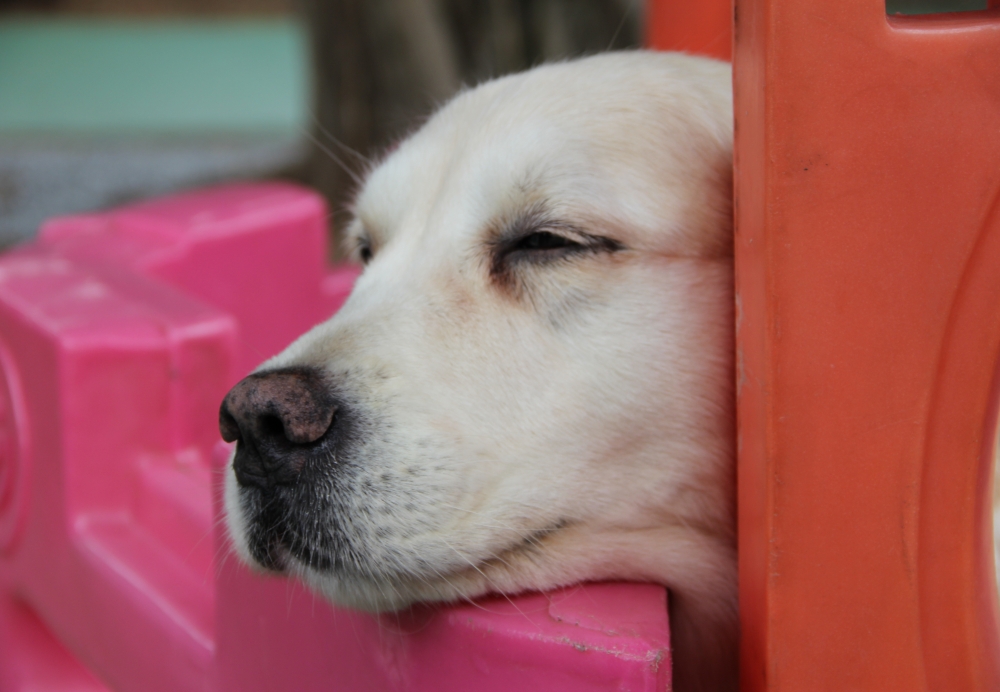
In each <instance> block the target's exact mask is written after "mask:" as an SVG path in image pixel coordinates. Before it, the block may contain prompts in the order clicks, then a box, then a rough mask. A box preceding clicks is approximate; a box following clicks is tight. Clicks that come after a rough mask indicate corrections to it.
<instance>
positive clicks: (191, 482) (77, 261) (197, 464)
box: [0, 184, 670, 692]
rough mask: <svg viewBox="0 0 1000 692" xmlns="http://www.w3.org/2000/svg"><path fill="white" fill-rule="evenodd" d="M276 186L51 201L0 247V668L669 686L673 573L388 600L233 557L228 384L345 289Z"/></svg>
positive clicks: (397, 686) (163, 683)
mask: <svg viewBox="0 0 1000 692" xmlns="http://www.w3.org/2000/svg"><path fill="white" fill-rule="evenodd" d="M325 227H326V209H325V207H324V205H323V203H322V202H321V201H320V199H319V198H318V197H317V196H316V195H314V194H312V193H310V192H307V191H304V190H301V189H298V188H295V187H292V186H288V185H279V184H266V185H240V186H231V187H223V188H217V189H212V190H205V191H200V192H194V193H190V194H185V195H180V196H176V197H171V198H168V199H163V200H157V201H152V202H148V203H143V204H139V205H135V206H130V207H125V208H122V209H118V210H116V211H112V212H109V213H103V214H93V215H84V216H74V217H68V218H62V219H55V220H53V221H50V222H49V223H47V224H46V225H45V226H44V227H43V228H42V230H41V232H40V234H39V237H38V239H37V240H36V241H35V242H33V243H32V244H30V245H27V246H24V247H21V248H18V249H17V250H14V251H12V252H10V253H8V254H6V255H4V256H2V257H0V690H4V691H11V692H27V691H29V690H31V691H34V692H40V691H41V690H46V691H48V692H63V691H68V690H73V691H84V690H88V691H91V690H93V691H96V690H109V689H112V690H118V691H119V692H125V691H135V692H139V691H142V692H155V691H163V692H179V691H186V690H220V691H221V690H226V691H230V690H231V691H233V692H236V691H239V692H253V691H255V690H260V691H262V692H263V691H265V690H267V691H273V690H295V691H296V692H302V691H306V690H321V689H322V690H333V689H336V690H338V691H342V690H365V691H368V690H399V691H403V690H406V691H411V690H412V691H414V692H417V691H421V690H426V691H428V692H430V691H441V690H477V692H489V691H491V690H497V691H501V690H502V691H504V692H509V691H512V690H546V691H547V692H560V691H570V690H572V691H583V690H636V691H639V690H642V691H647V690H648V691H652V690H661V691H662V690H667V689H669V688H670V656H669V633H668V628H667V613H666V593H665V590H664V589H663V588H662V587H658V586H651V585H640V584H596V585H587V586H580V587H573V588H569V589H566V590H563V591H559V592H555V593H547V594H530V595H525V596H521V597H518V598H514V599H510V600H508V599H505V598H502V597H498V598H491V599H486V600H483V601H481V602H478V603H475V604H465V605H458V606H452V607H420V608H416V609H414V610H412V611H409V612H407V613H403V614H398V615H383V616H380V617H375V616H371V615H367V614H360V613H354V612H350V611H346V610H335V609H332V608H330V607H329V606H328V605H327V604H326V603H324V602H323V601H321V600H319V599H317V598H316V597H314V596H313V595H312V594H310V593H308V592H306V591H305V590H304V589H303V588H302V587H301V586H299V585H297V584H295V583H293V582H290V581H288V580H284V579H278V578H269V577H262V576H258V575H255V574H253V573H251V572H249V571H248V570H247V569H246V568H245V567H243V566H242V565H241V564H239V563H238V561H237V560H235V559H234V558H233V557H232V556H230V555H228V553H229V549H228V545H227V543H226V538H225V534H224V530H223V528H222V526H221V525H220V524H219V522H218V521H217V519H218V518H219V517H220V516H221V514H220V511H221V510H220V503H219V490H220V488H221V480H222V473H223V469H224V465H225V460H226V456H227V454H228V447H227V446H225V445H224V444H223V443H222V442H221V441H220V440H219V435H218V430H217V415H218V413H217V411H218V405H219V402H220V401H221V399H222V397H223V395H224V394H225V392H226V391H227V390H228V388H229V387H230V386H232V385H233V384H234V383H235V382H236V381H237V380H238V379H239V378H240V377H242V376H243V375H245V374H246V373H247V372H249V371H250V370H251V369H252V368H253V367H254V366H256V365H257V364H258V363H259V362H260V361H261V360H263V359H264V358H266V357H268V356H270V355H272V354H274V353H276V352H277V351H279V350H280V349H281V348H283V347H284V346H285V345H286V344H287V343H288V342H290V341H291V340H292V339H293V338H294V337H295V336H297V335H298V334H300V333H301V332H303V331H304V330H305V329H307V328H308V327H310V326H312V325H313V324H315V323H317V322H319V321H322V320H324V319H326V318H327V317H328V316H329V315H330V314H332V313H333V312H334V311H335V310H336V309H337V308H338V307H339V306H340V305H341V304H342V303H343V301H344V300H345V299H346V297H347V294H348V293H349V292H350V289H351V285H352V283H353V280H354V278H355V276H356V274H357V271H356V269H353V268H340V269H334V270H330V269H329V268H328V267H327V266H326V265H325V264H324V258H325V257H326V233H325Z"/></svg>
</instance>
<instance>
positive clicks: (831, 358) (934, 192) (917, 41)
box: [735, 0, 1000, 692]
mask: <svg viewBox="0 0 1000 692" xmlns="http://www.w3.org/2000/svg"><path fill="white" fill-rule="evenodd" d="M995 6H996V3H995V2H994V7H995ZM736 9H737V13H736V28H735V39H736V40H735V87H736V107H735V108H736V131H737V145H736V209H737V213H736V219H737V227H736V271H737V294H738V298H737V302H738V357H737V362H738V374H737V377H738V382H739V446H740V457H739V485H740V488H739V503H740V507H739V522H740V525H739V538H740V608H741V617H742V624H743V634H742V636H743V651H742V662H741V668H742V677H743V690H744V691H746V692H752V691H758V690H765V689H766V690H774V691H780V692H786V691H787V692H805V691H808V692H816V691H821V690H837V691H840V690H855V691H871V692H876V691H877V692H887V691H891V690H907V691H917V690H928V691H935V692H937V691H940V692H966V691H973V690H976V691H982V692H986V691H987V690H1000V645H998V641H1000V640H998V629H997V621H996V612H997V604H996V600H997V599H996V589H995V586H994V583H993V566H992V550H991V546H990V541H991V536H992V529H991V526H990V518H989V514H990V503H991V494H990V491H989V484H990V479H991V473H992V454H993V450H994V440H995V435H996V419H997V389H998V379H997V376H996V374H995V373H996V370H997V365H998V355H1000V11H997V10H996V9H991V10H987V11H983V12H976V13H956V14H952V15H933V16H916V17H887V16H886V14H885V5H884V1H883V0H837V1H836V2H815V1H813V0H738V2H737V8H736Z"/></svg>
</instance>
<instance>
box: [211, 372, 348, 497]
mask: <svg viewBox="0 0 1000 692" xmlns="http://www.w3.org/2000/svg"><path fill="white" fill-rule="evenodd" d="M336 413H337V405H336V403H335V400H334V398H333V396H332V394H331V392H330V387H329V386H328V384H327V381H326V378H325V377H324V376H323V374H322V372H321V371H319V370H317V369H314V368H284V369H281V370H271V371H269V372H261V373H255V374H253V375H250V376H248V377H246V378H244V379H243V380H241V381H240V382H239V383H237V385H236V386H235V387H233V388H232V389H231V390H230V392H229V394H227V395H226V398H225V399H223V401H222V407H221V408H220V409H219V431H220V432H221V433H222V439H224V440H225V441H226V442H236V443H237V445H236V456H235V458H234V460H233V468H234V470H235V471H236V480H238V481H239V483H240V485H244V486H246V485H253V486H257V487H260V488H270V487H272V486H274V485H291V484H293V483H294V482H295V481H296V479H297V478H298V475H299V472H300V471H301V470H302V466H303V465H304V464H305V462H306V461H307V460H308V458H309V456H310V452H311V451H312V450H313V449H314V448H315V447H316V445H317V443H318V442H320V441H321V440H322V439H323V438H324V436H326V434H327V432H328V431H329V430H330V429H331V427H332V426H333V425H334V418H335V417H336Z"/></svg>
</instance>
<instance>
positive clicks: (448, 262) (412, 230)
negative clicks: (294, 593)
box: [227, 52, 738, 692]
mask: <svg viewBox="0 0 1000 692" xmlns="http://www.w3.org/2000/svg"><path fill="white" fill-rule="evenodd" d="M731 154H732V105H731V84H730V70H729V67H728V65H726V64H723V63H719V62H715V61H711V60H707V59H700V58H694V57H688V56H684V55H679V54H664V53H651V52H634V53H619V54H605V55H601V56H597V57H591V58H587V59H583V60H577V61H572V62H567V63H561V64H553V65H545V66H542V67H539V68H537V69H534V70H532V71H530V72H527V73H524V74H520V75H515V76H511V77H505V78H502V79H498V80H496V81H492V82H488V83H486V84H483V85H481V86H479V87H476V88H474V89H470V90H468V91H465V92H463V93H462V94H460V95H459V96H457V97H456V98H455V99H454V100H452V101H451V102H450V103H448V104H447V105H446V106H444V107H443V108H442V109H441V110H440V111H439V112H438V113H437V114H436V115H434V116H433V117H432V118H431V119H430V120H429V121H428V122H427V123H426V124H425V125H424V126H423V127H422V128H421V129H420V130H419V131H417V132H416V133H415V134H414V135H413V136H412V137H410V138H409V139H407V140H405V141H404V142H402V144H401V145H400V146H399V147H398V148H397V149H396V150H395V151H393V152H392V153H391V154H390V155H389V156H387V157H386V158H385V159H384V160H383V161H382V162H381V163H379V164H378V165H377V166H375V167H374V168H373V170H371V172H370V174H369V175H368V176H367V179H366V182H365V184H364V186H363V189H362V190H361V192H360V194H359V196H358V198H357V202H356V207H355V220H354V221H353V222H352V223H351V225H350V229H349V233H350V237H351V239H352V241H351V242H352V243H354V244H355V245H357V246H359V247H361V248H362V251H363V252H364V253H365V254H367V250H366V248H369V249H370V251H371V254H372V259H371V261H370V263H369V264H368V266H367V268H366V269H365V271H364V273H363V275H362V276H361V278H360V279H359V280H358V282H357V285H356V287H355V289H354V292H353V293H352V295H351V297H350V299H349V300H348V302H347V304H346V305H345V306H344V307H343V309H342V310H341V311H340V312H339V313H338V314H337V315H336V316H335V317H333V318H332V319H331V320H329V321H328V322H326V323H324V324H321V325H319V326H317V327H316V328H314V329H313V330H311V331H310V332H308V333H307V334H305V335H304V336H302V337H301V338H300V339H299V340H298V341H296V342H295V343H294V344H292V345H291V346H290V347H289V348H288V349H287V350H286V351H285V352H283V353H282V354H280V355H278V356H276V357H275V358H274V359H272V360H271V361H269V362H268V363H266V364H265V366H264V367H266V368H270V367H283V366H289V365H313V366H318V367H321V368H324V370H325V371H326V372H329V373H332V374H333V375H334V376H335V377H337V378H339V379H338V382H341V383H342V385H341V386H342V391H341V394H342V396H344V397H345V398H346V400H347V401H348V402H349V404H348V405H349V406H353V407H354V409H356V410H358V411H362V412H364V413H363V416H362V420H364V421H365V426H367V427H365V426H362V427H364V431H365V432H364V434H363V435H361V438H362V439H359V441H358V442H357V444H356V445H355V446H354V447H352V448H351V450H350V454H349V456H350V458H349V459H343V460H337V463H349V464H351V468H352V469H354V470H353V471H352V473H353V474H354V475H352V483H351V484H350V485H349V486H347V487H346V488H342V489H340V490H338V491H337V492H338V493H339V494H340V496H339V497H338V499H337V503H338V505H337V506H338V507H340V508H341V509H339V510H338V511H339V512H341V514H338V518H337V522H338V528H337V530H338V531H341V532H343V534H344V536H345V537H346V538H345V541H347V543H349V545H350V546H351V550H352V551H354V552H353V553H352V556H353V555H354V553H356V554H357V555H356V560H357V563H356V564H358V565H361V566H360V567H358V568H357V569H354V570H353V571H351V572H350V573H346V572H345V573H339V572H337V571H336V570H332V571H330V570H327V571H318V570H315V569H311V568H309V567H306V566H305V565H303V564H301V563H296V562H295V561H294V560H292V561H291V567H290V569H291V571H293V572H295V573H297V574H298V575H299V576H300V577H301V578H302V579H304V580H305V581H306V582H308V583H309V584H311V585H312V586H313V587H314V588H315V589H317V590H318V591H320V592H322V593H323V594H325V595H326V596H327V597H328V598H329V599H330V600H331V601H333V602H334V603H338V604H343V605H346V606H350V607H359V608H364V609H371V610H385V609H396V608H400V607H404V606H406V605H408V604H410V603H413V602H415V601H438V600H457V599H463V598H469V597H474V596H478V595H481V594H484V593H487V592H492V591H502V592H505V593H516V592H519V591H522V590H526V589H545V588H549V587H555V586H560V585H564V584H570V583H573V582H578V581H581V580H619V579H620V580H642V581H654V582H659V583H661V584H664V585H666V586H667V587H669V588H670V590H671V594H672V604H671V615H672V626H673V633H674V638H675V645H676V649H675V652H674V664H675V670H676V689H677V690H679V691H680V692H691V691H692V690H730V689H735V680H736V648H737V637H738V635H737V632H738V624H737V607H736V547H735V514H734V512H735V508H734V485H735V478H734V454H735V450H734V420H733V417H734V401H733V396H734V395H733V372H732V371H733V285H732V284H733V265H732V247H731V245H732V237H731V201H730V200H731ZM525 218H527V219H528V220H529V221H528V222H524V221H523V219H525ZM532 219H534V221H532ZM518 223H520V224H521V226H520V227H519V228H522V230H523V235H530V233H532V232H543V231H544V232H550V233H552V234H555V235H562V236H566V237H569V238H570V239H571V240H572V241H573V242H577V241H579V240H581V239H587V242H593V239H594V238H600V239H609V241H613V245H612V244H608V245H607V246H602V248H598V249H591V250H588V251H586V252H578V251H576V252H570V253H568V254H565V255H558V253H556V254H550V255H548V256H545V257H542V258H541V259H539V257H541V256H538V257H535V256H532V255H531V253H530V252H527V253H525V254H522V255H518V259H517V260H516V261H509V260H510V256H507V260H508V261H507V262H506V263H504V262H500V265H499V267H500V268H499V270H498V264H497V254H498V252H499V250H498V247H499V245H498V243H499V242H500V241H499V240H498V239H500V238H502V237H508V239H509V237H510V236H511V226H512V225H513V226H517V224H518ZM532 223H536V224H537V225H538V228H535V227H534V226H531V224H532ZM505 233H506V234H507V236H504V234H505ZM514 235H516V233H515V234H514ZM553 258H554V259H553ZM359 415H361V414H359ZM240 492H241V491H240V488H239V486H238V485H237V483H236V481H235V479H234V477H233V474H232V473H230V474H229V475H228V481H227V507H228V510H229V511H228V514H229V523H230V527H231V532H232V536H233V539H234V542H235V544H236V546H237V549H238V550H240V551H241V554H243V555H244V557H245V558H247V559H248V560H249V556H248V553H247V550H246V546H245V535H246V530H247V527H246V517H244V516H243V513H242V511H241V505H240ZM323 521H327V519H324V518H321V519H320V524H321V525H320V526H319V527H318V529H317V531H320V532H322V531H323V530H325V529H324V527H323V526H322V523H323ZM329 521H331V522H332V521H333V519H332V518H330V519H329ZM352 559H355V557H352ZM352 564H354V563H352Z"/></svg>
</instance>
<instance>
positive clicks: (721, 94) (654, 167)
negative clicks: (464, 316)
mask: <svg viewBox="0 0 1000 692" xmlns="http://www.w3.org/2000/svg"><path fill="white" fill-rule="evenodd" d="M685 60H690V59H688V58H685V57H684V56H679V57H678V56H669V57H664V59H663V61H662V64H659V65H657V64H653V65H652V66H651V65H650V62H649V61H648V60H636V56H634V55H632V56H630V55H613V56H600V57H595V58H591V59H589V60H584V61H578V62H573V63H567V64H561V65H551V66H546V67H544V68H542V69H538V70H534V71H532V72H530V73H527V74H523V75H516V76H512V77H507V78H503V79H500V80H496V81H494V82H489V83H487V84H485V85H482V86H480V87H477V88H475V89H471V90H469V91H467V92H465V93H463V94H460V95H459V96H458V97H456V98H455V99H454V100H452V101H451V102H450V103H449V104H448V105H447V106H445V107H444V108H443V109H441V110H440V111H439V112H438V113H437V114H436V115H435V116H434V117H432V118H431V119H430V120H429V121H428V122H427V124H426V125H425V126H424V127H423V128H421V129H420V130H419V131H418V132H417V133H415V134H414V135H413V136H412V137H410V138H409V139H407V140H406V141H404V142H403V143H402V144H401V145H400V146H399V147H398V148H397V149H396V150H395V151H394V152H393V153H392V154H391V155H390V156H388V157H387V158H386V160H385V161H384V162H383V163H382V164H381V165H380V166H378V167H377V168H376V169H375V170H374V171H373V172H372V173H371V175H370V176H369V178H368V180H367V181H366V184H365V186H364V188H363V190H362V192H361V194H360V195H359V197H358V200H357V204H356V211H357V215H358V217H359V219H360V220H361V221H362V223H363V224H364V226H365V228H366V230H367V232H368V234H369V235H371V236H372V237H373V239H374V240H375V241H376V244H379V243H385V242H388V241H389V240H390V239H391V238H393V237H395V236H397V235H404V234H405V235H407V236H409V237H413V236H426V235H428V234H431V235H433V237H434V239H435V240H437V241H443V240H446V239H448V238H453V239H462V238H472V237H479V236H480V235H481V234H482V233H483V232H485V229H486V228H488V227H489V224H490V222H491V220H493V219H495V218H496V217H498V216H504V215H507V216H509V215H510V214H511V212H512V211H513V210H515V209H516V208H517V207H519V206H525V205H537V204H539V203H543V204H544V206H546V207H547V208H548V209H549V210H550V211H551V212H552V213H553V214H555V215H557V216H560V215H568V216H569V217H570V218H568V219H566V220H568V221H572V222H574V223H577V224H581V225H586V224H587V222H588V221H593V222H594V223H596V224H597V225H599V226H612V227H615V226H617V230H618V232H620V233H625V234H632V235H633V236H634V237H625V238H624V240H626V241H632V242H638V243H639V244H643V243H645V242H647V241H650V242H655V243H659V244H660V247H658V248H657V249H660V250H662V251H665V252H680V253H682V254H686V253H685V247H684V244H685V243H688V240H687V239H685V238H684V237H682V235H680V234H671V233H670V230H671V228H670V227H671V226H672V227H674V228H676V229H682V228H684V227H687V228H689V229H692V230H693V226H696V225H701V224H702V223H703V222H702V221H701V220H697V219H691V218H686V215H687V214H688V213H689V211H688V210H689V209H690V208H693V207H701V208H706V207H707V208H713V207H715V206H718V204H719V203H720V201H716V200H704V199H694V196H696V195H703V194H704V190H706V189H710V190H722V189H723V188H724V187H725V186H724V185H720V184H718V183H715V184H711V185H706V178H709V177H714V176H718V175H723V176H724V175H727V174H728V172H729V167H730V159H729V153H728V152H729V144H730V142H729V141H728V140H727V138H728V135H727V133H728V132H729V128H730V127H731V125H730V123H729V121H728V116H727V106H728V103H727V102H728V100H729V98H730V97H729V93H728V89H729V86H728V79H729V76H728V75H729V73H728V68H727V67H725V66H723V65H721V64H720V65H719V66H713V65H711V64H710V65H708V66H707V67H706V65H705V64H704V63H702V62H699V63H696V64H695V65H694V67H693V68H691V66H690V65H687V64H686V63H684V61H685ZM678 62H679V64H677V63H678ZM595 67H597V68H598V69H594V68H595ZM689 68H691V69H689ZM698 70H701V71H702V73H699V72H698ZM706 70H707V72H706ZM726 211H727V212H728V210H726ZM595 230H596V231H598V232H601V231H602V229H595ZM664 231H667V232H664ZM672 235H673V236H676V237H674V238H672ZM690 236H691V237H698V238H702V239H703V237H704V236H705V234H700V235H699V234H697V233H691V234H690ZM698 242H702V241H701V240H699V241H698ZM664 243H665V244H664ZM671 243H672V244H671ZM699 252H700V251H699Z"/></svg>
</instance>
